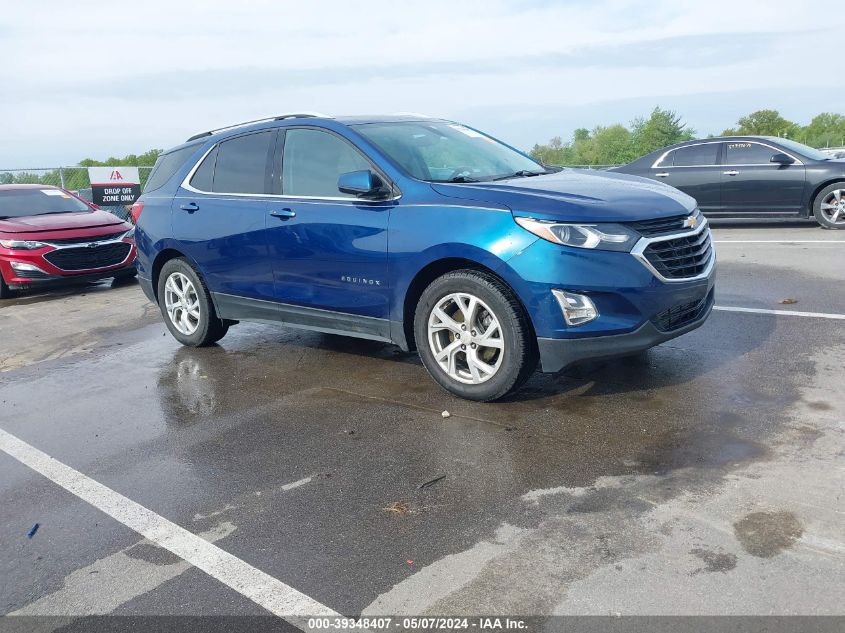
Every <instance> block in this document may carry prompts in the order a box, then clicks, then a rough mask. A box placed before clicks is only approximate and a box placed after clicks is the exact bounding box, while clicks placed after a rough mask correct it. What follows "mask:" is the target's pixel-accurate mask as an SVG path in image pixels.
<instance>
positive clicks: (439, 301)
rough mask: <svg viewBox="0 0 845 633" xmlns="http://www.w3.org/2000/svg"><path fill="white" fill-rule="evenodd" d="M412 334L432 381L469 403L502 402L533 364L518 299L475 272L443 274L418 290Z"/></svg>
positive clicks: (530, 337) (528, 328) (534, 354)
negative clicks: (469, 401)
mask: <svg viewBox="0 0 845 633" xmlns="http://www.w3.org/2000/svg"><path fill="white" fill-rule="evenodd" d="M414 336H415V338H416V344H417V349H418V351H419V354H420V358H421V359H422V362H423V365H424V366H425V368H426V370H427V371H428V373H429V374H430V375H431V377H432V378H434V380H435V381H437V383H438V384H439V385H440V386H441V387H443V388H444V389H446V390H447V391H449V392H450V393H452V394H454V395H456V396H460V397H461V398H466V399H468V400H476V401H480V402H488V401H491V400H497V399H499V398H502V397H504V396H506V395H507V394H509V393H511V392H513V391H515V390H516V389H518V388H519V387H520V386H522V384H523V383H524V382H525V381H526V380H527V379H528V377H529V376H530V375H531V374H532V372H533V371H534V369H535V367H536V366H537V351H536V342H535V341H534V338H533V333H532V330H531V325H530V322H529V320H528V317H527V315H526V314H525V311H524V310H523V309H522V306H521V305H520V303H519V301H517V299H516V297H515V296H514V294H513V292H511V290H510V289H509V288H508V287H507V286H506V285H505V284H503V283H502V282H501V281H500V280H499V279H498V278H496V277H494V276H493V275H490V274H488V273H485V272H481V271H477V270H457V271H454V272H450V273H446V274H445V275H443V276H442V277H438V278H437V279H435V280H434V281H433V282H432V283H431V284H430V285H429V286H428V288H426V289H425V291H423V293H422V296H421V297H420V300H419V303H418V304H417V309H416V313H415V316H414Z"/></svg>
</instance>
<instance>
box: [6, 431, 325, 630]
mask: <svg viewBox="0 0 845 633" xmlns="http://www.w3.org/2000/svg"><path fill="white" fill-rule="evenodd" d="M0 450H2V451H3V452H5V453H7V454H8V455H10V456H11V457H14V458H15V459H16V460H18V461H19V462H21V463H22V464H24V465H25V466H29V467H30V468H31V469H32V470H34V471H36V472H38V473H40V474H42V475H44V476H45V477H46V478H47V479H49V480H50V481H52V482H53V483H56V484H58V485H59V486H61V487H62V488H64V489H65V490H67V491H68V492H70V493H72V494H74V495H76V496H77V497H79V498H80V499H82V500H83V501H86V502H87V503H90V504H91V505H92V506H94V507H95V508H97V509H98V510H100V511H101V512H104V513H105V514H108V515H109V516H110V517H112V518H113V519H116V520H117V521H119V522H120V523H122V524H123V525H125V526H127V527H128V528H130V529H132V530H135V531H136V532H138V534H141V535H142V536H144V537H146V538H147V539H148V540H150V541H151V542H153V543H155V544H156V545H158V546H160V547H163V548H164V549H166V550H169V551H171V552H173V553H174V554H176V555H177V556H179V557H180V558H182V559H183V560H185V561H187V562H189V563H190V564H191V565H193V566H194V567H196V568H198V569H201V570H202V571H204V572H205V573H207V574H208V575H209V576H211V577H212V578H215V579H216V580H219V581H220V582H222V583H223V584H224V585H226V586H227V587H230V588H232V589H234V590H235V591H237V592H238V593H239V594H241V595H242V596H245V597H246V598H249V599H250V600H252V601H253V602H255V603H256V604H257V605H259V606H261V607H264V608H265V609H267V610H268V611H270V612H271V613H273V614H274V615H277V616H279V617H280V618H283V619H284V620H286V621H288V622H290V623H291V624H293V625H294V626H296V627H298V628H300V629H302V630H304V631H306V630H308V625H307V622H308V617H310V616H324V617H337V616H338V615H339V614H338V613H336V612H335V611H333V610H331V609H329V608H328V607H327V606H326V605H324V604H321V603H320V602H317V601H316V600H314V599H313V598H310V597H309V596H306V595H305V594H304V593H301V592H299V591H297V590H296V589H294V588H293V587H291V586H289V585H286V584H285V583H283V582H282V581H280V580H277V579H276V578H273V577H272V576H270V575H269V574H266V573H264V572H263V571H261V570H260V569H256V568H255V567H253V566H252V565H250V564H249V563H246V562H244V561H242V560H241V559H240V558H237V557H236V556H233V555H232V554H229V553H228V552H226V551H224V550H222V549H220V548H219V547H217V546H216V545H214V544H212V543H209V542H208V541H206V540H205V539H202V538H200V537H199V536H197V535H196V534H193V533H192V532H189V531H188V530H186V529H185V528H182V527H180V526H178V525H176V524H175V523H173V522H172V521H168V520H167V519H165V518H164V517H162V516H159V515H158V514H156V513H155V512H153V511H152V510H149V509H147V508H145V507H144V506H142V505H140V504H138V503H135V502H134V501H132V500H131V499H128V498H127V497H124V496H123V495H121V494H120V493H118V492H115V491H114V490H112V489H111V488H109V487H107V486H104V485H103V484H101V483H99V482H97V481H95V480H93V479H91V478H90V477H88V476H86V475H83V474H82V473H80V472H79V471H78V470H74V469H73V468H71V467H70V466H68V465H66V464H63V463H62V462H60V461H58V460H56V459H53V458H52V457H50V456H49V455H47V454H46V453H44V452H42V451H40V450H38V449H37V448H35V447H34V446H31V445H30V444H27V443H26V442H24V441H23V440H21V439H19V438H17V437H15V436H14V435H12V434H11V433H8V432H6V431H4V430H3V429H0Z"/></svg>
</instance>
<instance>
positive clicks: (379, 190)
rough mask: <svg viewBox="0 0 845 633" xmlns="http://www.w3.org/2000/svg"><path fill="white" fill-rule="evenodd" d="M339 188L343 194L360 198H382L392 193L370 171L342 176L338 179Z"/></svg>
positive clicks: (363, 170)
mask: <svg viewBox="0 0 845 633" xmlns="http://www.w3.org/2000/svg"><path fill="white" fill-rule="evenodd" d="M337 188H338V190H339V191H341V192H342V193H351V194H352V195H354V196H358V197H359V198H381V197H384V196H386V195H387V194H388V193H390V190H389V189H388V188H387V187H385V186H384V183H383V182H382V180H381V178H379V177H378V176H377V175H376V174H374V173H373V172H371V171H370V170H369V169H362V170H361V171H350V172H347V173H345V174H341V175H340V177H339V178H338V179H337Z"/></svg>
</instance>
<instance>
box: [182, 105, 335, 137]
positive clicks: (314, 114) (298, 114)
mask: <svg viewBox="0 0 845 633" xmlns="http://www.w3.org/2000/svg"><path fill="white" fill-rule="evenodd" d="M309 117H324V118H329V115H327V114H322V113H321V112H295V113H291V114H281V115H279V116H270V117H264V118H263V119H253V120H252V121H244V122H243V123H234V124H233V125H227V126H225V127H219V128H215V129H213V130H209V131H208V132H200V133H199V134H194V135H193V136H192V137H191V138H189V139H188V140H187V141H185V142H186V143H190V142H191V141H195V140H197V139H198V138H203V137H204V136H211V135H212V134H216V133H217V132H223V131H225V130H232V129H234V128H236V127H242V126H244V125H252V124H253V123H264V122H265V121H282V120H283V119H306V118H309Z"/></svg>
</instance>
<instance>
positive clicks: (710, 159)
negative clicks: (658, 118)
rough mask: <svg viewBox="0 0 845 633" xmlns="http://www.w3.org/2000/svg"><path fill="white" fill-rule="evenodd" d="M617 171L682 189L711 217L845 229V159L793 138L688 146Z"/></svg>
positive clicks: (726, 138) (730, 139)
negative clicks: (811, 220) (788, 220)
mask: <svg viewBox="0 0 845 633" xmlns="http://www.w3.org/2000/svg"><path fill="white" fill-rule="evenodd" d="M611 171H616V172H622V173H625V174H633V175H635V176H644V177H646V178H652V179H654V180H659V181H661V182H665V183H666V184H669V185H672V186H673V187H677V188H678V189H680V190H681V191H683V192H685V193H688V194H689V195H691V196H692V197H693V198H695V199H696V200H697V201H698V205H699V207H700V208H701V211H702V213H704V215H706V216H708V217H733V218H768V217H793V218H794V217H800V218H808V217H813V216H814V217H815V219H816V221H817V222H818V223H819V224H820V225H821V226H823V227H825V228H828V229H843V228H845V160H841V159H835V158H832V157H831V156H829V155H827V154H825V153H824V152H821V151H819V150H816V149H813V148H812V147H808V146H807V145H802V144H801V143H796V142H795V141H791V140H788V139H783V138H775V137H768V136H724V137H720V138H710V139H703V140H698V141H687V142H684V143H678V144H677V145H671V146H669V147H664V148H663V149H659V150H657V151H656V152H652V153H651V154H647V155H645V156H643V157H642V158H638V159H637V160H635V161H634V162H632V163H629V164H628V165H624V166H623V167H616V168H615V169H613V170H611Z"/></svg>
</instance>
